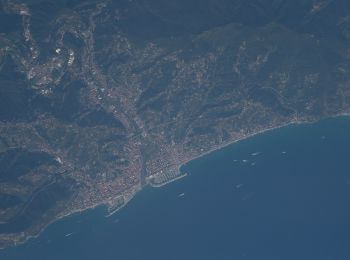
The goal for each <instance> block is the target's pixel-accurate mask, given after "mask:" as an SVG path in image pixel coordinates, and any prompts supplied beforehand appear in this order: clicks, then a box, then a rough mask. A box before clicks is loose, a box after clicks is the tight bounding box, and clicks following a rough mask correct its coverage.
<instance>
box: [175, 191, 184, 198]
mask: <svg viewBox="0 0 350 260" xmlns="http://www.w3.org/2000/svg"><path fill="white" fill-rule="evenodd" d="M183 196H185V193H184V192H183V193H180V194H179V195H177V197H178V198H181V197H183Z"/></svg>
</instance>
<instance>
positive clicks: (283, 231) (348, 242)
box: [0, 117, 350, 260]
mask: <svg viewBox="0 0 350 260" xmlns="http://www.w3.org/2000/svg"><path fill="white" fill-rule="evenodd" d="M349 149H350V118H346V117H342V118H337V119H330V120H326V121H323V122H321V123H318V124H313V125H302V126H293V127H286V128H283V129H278V130H274V131H272V132H269V133H266V134H262V135H258V136H256V137H253V138H250V139H247V140H245V141H242V142H239V143H237V144H234V145H232V146H230V147H227V148H225V149H222V150H220V151H217V152H215V153H212V154H210V155H208V156H205V157H202V158H200V159H197V160H195V161H193V162H191V163H189V164H188V165H186V166H184V167H183V171H186V172H189V173H190V176H189V177H187V178H184V179H182V180H181V181H178V182H175V183H172V184H170V185H168V186H166V187H163V188H160V189H152V188H147V189H145V190H144V191H143V192H141V193H139V194H138V195H137V196H136V198H135V199H134V200H133V201H132V202H131V203H130V204H129V205H128V206H127V207H125V208H124V209H123V210H122V211H121V212H119V213H117V214H115V215H113V216H112V217H110V218H105V217H104V214H105V212H104V210H103V208H99V209H96V210H91V211H88V212H86V213H84V214H80V215H75V216H73V217H70V218H67V219H65V220H63V221H60V222H58V223H56V224H54V225H51V226H50V227H49V228H48V229H47V230H46V231H45V232H43V233H42V234H41V235H40V237H39V238H37V239H32V240H30V241H29V242H28V243H26V244H24V245H20V246H17V247H14V248H10V249H7V250H5V251H2V252H0V259H1V260H2V259H4V260H6V259H11V260H12V259H13V260H19V259H26V260H32V259H33V260H36V259H40V260H41V259H43V260H46V259H50V260H51V259H52V260H56V259H74V260H80V259H84V260H89V259H101V260H102V259H103V260H105V259H106V260H108V259H123V260H124V259H126V260H129V259H130V260H134V259H143V260H144V259H146V260H147V259H152V260H158V259H162V260H163V259H191V260H192V259H200V260H206V259H217V260H220V259H259V260H260V259H263V260H265V259H266V260H275V259H276V260H281V259H283V260H284V259H286V260H289V259H298V260H304V259H305V260H313V259H315V260H323V259H327V260H328V259H329V260H338V259H341V260H343V259H344V260H347V259H350V167H349V166H350V156H349V155H350V153H349ZM254 152H260V154H258V155H255V156H253V155H251V154H252V153H254ZM234 160H238V161H236V162H235V161H234ZM242 160H248V161H247V162H243V161H242ZM253 164H254V165H253ZM181 193H185V195H184V196H182V197H178V195H179V194H181ZM71 232H73V234H72V235H70V236H68V237H66V236H65V235H66V234H68V233H71Z"/></svg>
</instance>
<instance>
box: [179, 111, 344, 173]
mask: <svg viewBox="0 0 350 260" xmlns="http://www.w3.org/2000/svg"><path fill="white" fill-rule="evenodd" d="M339 117H350V112H349V113H341V114H338V115H334V116H327V117H325V118H321V119H316V120H314V121H291V122H289V123H285V124H282V125H279V126H273V127H269V128H265V129H263V130H260V131H257V132H255V133H251V134H248V135H246V136H243V137H240V138H238V139H236V140H233V141H230V142H227V143H223V144H221V145H219V146H217V147H215V148H213V149H210V150H208V151H206V152H203V153H201V154H200V155H198V156H194V157H192V158H191V159H188V160H185V161H184V162H180V166H179V167H178V168H179V169H180V168H181V167H182V166H184V165H185V164H187V163H189V162H191V161H193V160H196V159H199V158H201V157H204V156H206V155H209V154H211V153H213V152H215V151H218V150H220V149H223V148H225V147H228V146H230V145H233V144H235V143H238V142H240V141H244V140H246V139H248V138H251V137H254V136H257V135H260V134H265V133H267V132H271V131H273V130H277V129H280V128H284V127H287V126H298V125H310V124H317V123H319V122H322V121H324V120H329V119H333V118H339Z"/></svg>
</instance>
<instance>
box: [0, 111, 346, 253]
mask: <svg viewBox="0 0 350 260" xmlns="http://www.w3.org/2000/svg"><path fill="white" fill-rule="evenodd" d="M349 116H350V112H348V113H340V114H337V115H333V116H327V117H324V118H320V119H315V120H310V121H307V120H305V121H303V120H300V121H298V120H295V121H291V122H288V123H284V124H281V125H279V126H271V127H269V128H265V129H263V130H260V131H257V132H255V133H251V134H247V135H245V136H242V137H240V138H238V139H235V140H232V141H229V142H226V143H223V144H221V145H218V146H216V147H214V148H212V149H210V150H208V151H205V152H203V153H201V154H199V155H197V156H194V157H191V158H189V159H186V160H184V161H183V162H179V165H178V166H176V167H175V168H176V169H177V170H178V172H179V175H178V176H177V177H176V178H173V179H170V180H168V181H166V182H164V183H161V184H160V185H154V184H153V185H152V184H151V183H150V182H147V183H146V184H145V185H143V186H142V187H140V186H139V184H137V185H135V186H133V187H138V188H137V189H136V190H134V192H131V193H129V194H128V192H126V194H123V195H122V196H123V197H124V203H123V204H122V205H121V206H120V207H118V208H116V209H115V210H113V211H112V212H109V204H110V203H109V202H110V199H111V198H109V199H107V200H104V201H102V202H99V203H95V204H94V205H91V206H88V207H86V208H80V209H76V210H73V211H71V212H69V213H66V214H62V215H58V216H57V217H56V218H55V219H53V220H52V221H50V222H49V223H47V224H46V225H45V226H44V227H43V228H42V229H41V230H40V232H38V233H37V234H35V235H28V236H25V237H24V238H23V237H22V236H21V235H19V236H18V238H19V240H18V241H14V243H13V244H11V245H5V246H4V247H0V251H1V250H6V249H8V248H14V247H16V246H20V245H23V244H24V243H26V242H28V240H30V239H35V238H37V237H39V236H40V235H41V234H42V232H44V231H45V230H46V229H47V227H48V226H50V225H52V224H54V223H56V222H58V221H62V220H63V219H65V218H66V217H72V216H74V215H77V214H81V213H82V212H86V211H88V210H94V209H96V208H98V207H105V210H106V211H107V215H105V217H110V216H112V215H114V214H115V213H117V212H118V211H119V210H121V209H122V208H124V207H125V206H126V205H127V204H128V203H129V202H130V200H132V199H133V198H134V197H135V195H136V194H138V193H139V192H140V191H141V190H143V188H144V187H146V186H150V187H152V188H160V187H163V186H166V185H167V184H170V183H172V182H175V181H177V180H179V179H182V178H184V177H186V176H188V173H181V167H183V166H184V165H185V164H187V163H189V162H191V161H193V160H196V159H199V158H201V157H204V156H206V155H209V154H210V153H213V152H215V151H218V150H220V149H223V148H225V147H228V146H230V145H233V144H235V143H238V142H240V141H243V140H246V139H248V138H251V137H254V136H256V135H260V134H264V133H266V132H270V131H273V130H277V129H280V128H284V127H287V126H297V125H304V124H305V125H310V124H316V123H319V122H322V121H324V120H329V119H334V118H340V117H349ZM127 195H129V196H127ZM118 196H121V195H118ZM125 197H126V198H125ZM21 238H23V240H22V239H21Z"/></svg>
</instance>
